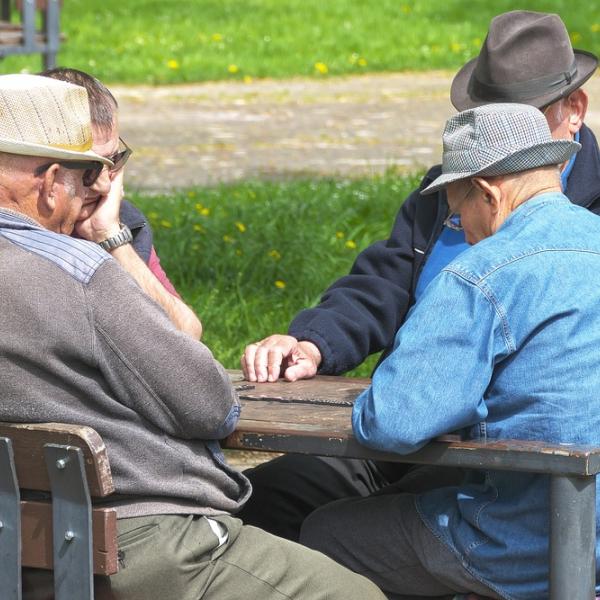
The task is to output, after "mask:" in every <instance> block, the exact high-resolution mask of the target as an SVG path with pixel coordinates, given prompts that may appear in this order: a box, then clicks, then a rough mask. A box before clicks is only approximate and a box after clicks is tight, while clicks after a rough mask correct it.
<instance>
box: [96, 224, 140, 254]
mask: <svg viewBox="0 0 600 600" xmlns="http://www.w3.org/2000/svg"><path fill="white" fill-rule="evenodd" d="M131 242H133V236H132V235H131V229H129V227H127V225H123V223H121V229H120V230H119V233H117V235H113V236H112V237H109V238H107V239H105V240H102V241H101V242H98V245H99V246H100V248H102V249H103V250H106V251H107V252H110V251H111V250H114V249H115V248H118V247H119V246H124V245H125V244H130V243H131Z"/></svg>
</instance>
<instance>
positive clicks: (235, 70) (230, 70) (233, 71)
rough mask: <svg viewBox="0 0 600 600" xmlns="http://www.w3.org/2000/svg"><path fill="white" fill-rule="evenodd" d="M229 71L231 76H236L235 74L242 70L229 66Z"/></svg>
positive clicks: (235, 66)
mask: <svg viewBox="0 0 600 600" xmlns="http://www.w3.org/2000/svg"><path fill="white" fill-rule="evenodd" d="M227 70H228V71H229V72H230V73H231V74H235V73H237V72H238V71H239V70H240V68H239V67H238V66H237V65H229V66H228V67H227Z"/></svg>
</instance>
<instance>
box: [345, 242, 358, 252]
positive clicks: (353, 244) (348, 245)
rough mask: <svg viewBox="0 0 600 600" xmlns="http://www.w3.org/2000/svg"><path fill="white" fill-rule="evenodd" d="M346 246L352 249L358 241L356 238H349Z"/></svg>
mask: <svg viewBox="0 0 600 600" xmlns="http://www.w3.org/2000/svg"><path fill="white" fill-rule="evenodd" d="M345 246H346V248H350V249H351V250H354V248H356V242H355V241H354V240H348V241H347V242H346V244H345Z"/></svg>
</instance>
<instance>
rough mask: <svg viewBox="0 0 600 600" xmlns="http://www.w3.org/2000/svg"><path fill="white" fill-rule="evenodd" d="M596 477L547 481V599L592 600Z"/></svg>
mask: <svg viewBox="0 0 600 600" xmlns="http://www.w3.org/2000/svg"><path fill="white" fill-rule="evenodd" d="M595 585H596V476H595V475H594V476H590V477H565V476H552V477H551V478H550V600H565V598H569V600H593V599H594V598H595V596H596V594H595Z"/></svg>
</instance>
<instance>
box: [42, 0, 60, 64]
mask: <svg viewBox="0 0 600 600" xmlns="http://www.w3.org/2000/svg"><path fill="white" fill-rule="evenodd" d="M58 2H59V0H48V3H47V8H46V11H45V12H44V13H43V20H44V23H43V27H44V31H45V33H46V51H45V52H44V69H54V68H55V67H56V54H57V52H58V46H59V42H60V6H59V3H58Z"/></svg>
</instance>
